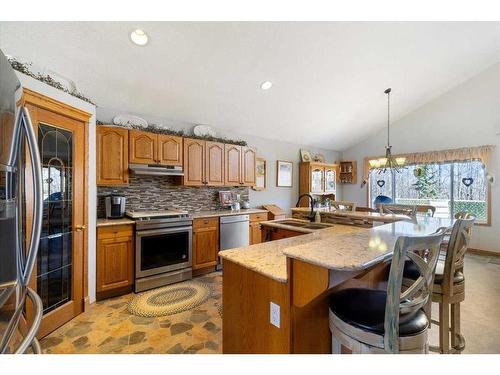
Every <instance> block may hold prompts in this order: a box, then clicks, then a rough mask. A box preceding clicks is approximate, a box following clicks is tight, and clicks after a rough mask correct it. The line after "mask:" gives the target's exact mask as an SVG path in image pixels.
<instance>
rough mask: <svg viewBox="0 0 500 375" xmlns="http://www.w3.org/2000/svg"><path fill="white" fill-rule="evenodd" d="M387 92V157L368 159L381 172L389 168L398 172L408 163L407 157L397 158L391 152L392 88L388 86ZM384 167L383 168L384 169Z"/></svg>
mask: <svg viewBox="0 0 500 375" xmlns="http://www.w3.org/2000/svg"><path fill="white" fill-rule="evenodd" d="M384 93H385V94H387V146H385V157H383V158H379V159H371V160H368V163H369V164H370V168H374V169H379V173H382V172H385V171H386V170H387V169H388V168H389V169H393V170H395V171H396V172H398V173H400V172H401V168H403V167H404V166H405V163H406V158H404V157H397V158H395V157H394V156H392V153H391V148H392V146H391V143H390V138H389V136H390V132H389V129H390V120H391V116H390V115H391V112H390V109H391V106H390V96H391V89H390V88H388V89H387V90H385V91H384ZM382 168H383V169H382Z"/></svg>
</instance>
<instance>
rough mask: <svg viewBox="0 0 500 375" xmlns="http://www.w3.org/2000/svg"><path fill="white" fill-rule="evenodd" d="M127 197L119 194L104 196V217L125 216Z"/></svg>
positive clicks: (115, 217)
mask: <svg viewBox="0 0 500 375" xmlns="http://www.w3.org/2000/svg"><path fill="white" fill-rule="evenodd" d="M126 200H127V198H125V197H124V196H121V195H115V194H112V195H109V196H107V197H106V198H105V204H106V219H119V218H122V217H124V216H125V202H126Z"/></svg>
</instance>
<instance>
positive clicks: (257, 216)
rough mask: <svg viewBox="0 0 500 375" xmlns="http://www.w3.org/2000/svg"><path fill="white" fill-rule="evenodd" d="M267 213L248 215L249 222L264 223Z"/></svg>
mask: <svg viewBox="0 0 500 375" xmlns="http://www.w3.org/2000/svg"><path fill="white" fill-rule="evenodd" d="M266 220H267V212H262V213H259V214H250V221H266Z"/></svg>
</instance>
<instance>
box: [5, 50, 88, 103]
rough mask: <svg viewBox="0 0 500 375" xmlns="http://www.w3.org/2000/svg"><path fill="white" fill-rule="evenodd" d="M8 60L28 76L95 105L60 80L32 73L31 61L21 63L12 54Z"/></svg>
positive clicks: (13, 66)
mask: <svg viewBox="0 0 500 375" xmlns="http://www.w3.org/2000/svg"><path fill="white" fill-rule="evenodd" d="M8 60H9V62H10V65H11V66H12V68H13V69H14V70H17V71H18V72H21V73H23V74H26V75H27V76H30V77H32V78H34V79H36V80H38V81H40V82H43V83H46V84H47V85H49V86H52V87H54V88H56V89H58V90H61V91H64V92H65V93H67V94H69V95H71V96H74V97H76V98H78V99H81V100H83V101H85V102H87V103H90V104H93V105H95V103H94V102H93V101H92V100H90V99H89V98H87V97H86V96H85V95H83V94H82V93H81V92H79V91H77V90H72V91H70V90H68V89H67V88H66V87H64V86H63V84H62V83H61V82H58V81H56V80H55V79H54V78H52V77H51V76H50V75H48V74H41V73H36V74H35V73H33V72H32V71H31V69H30V68H29V67H30V66H31V65H32V63H23V62H20V61H18V60H16V59H15V58H14V57H12V56H9V57H8Z"/></svg>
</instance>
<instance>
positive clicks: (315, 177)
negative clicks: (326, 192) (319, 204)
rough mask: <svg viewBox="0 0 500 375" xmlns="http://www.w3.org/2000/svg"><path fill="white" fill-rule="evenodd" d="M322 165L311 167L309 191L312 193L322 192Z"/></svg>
mask: <svg viewBox="0 0 500 375" xmlns="http://www.w3.org/2000/svg"><path fill="white" fill-rule="evenodd" d="M323 175H324V169H323V167H311V192H312V193H322V192H323Z"/></svg>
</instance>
